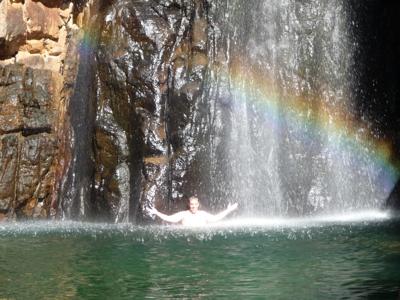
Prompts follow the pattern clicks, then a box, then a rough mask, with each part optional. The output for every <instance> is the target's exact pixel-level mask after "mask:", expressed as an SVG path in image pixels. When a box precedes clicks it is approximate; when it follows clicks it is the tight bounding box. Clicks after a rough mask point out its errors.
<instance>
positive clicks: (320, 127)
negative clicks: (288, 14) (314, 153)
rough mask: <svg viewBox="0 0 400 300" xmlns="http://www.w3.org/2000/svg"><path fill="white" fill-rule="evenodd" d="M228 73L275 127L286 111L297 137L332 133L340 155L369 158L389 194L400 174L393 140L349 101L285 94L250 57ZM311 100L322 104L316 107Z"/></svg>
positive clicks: (331, 140) (331, 142)
mask: <svg viewBox="0 0 400 300" xmlns="http://www.w3.org/2000/svg"><path fill="white" fill-rule="evenodd" d="M215 69H216V72H218V71H220V70H219V68H218V67H216V68H215ZM250 70H251V71H250ZM226 76H229V78H230V82H231V86H232V87H234V89H236V92H237V93H239V94H240V93H242V95H243V97H237V99H246V100H245V101H251V105H254V106H255V107H256V109H257V111H262V112H263V113H264V114H265V119H266V120H268V122H269V123H268V126H270V127H271V128H272V129H271V130H276V129H277V128H279V126H280V123H281V121H282V120H281V118H282V117H281V116H282V115H284V116H285V120H286V122H287V124H288V125H289V126H291V127H292V128H294V129H295V131H296V130H297V136H296V138H297V137H298V138H301V139H308V140H309V141H310V142H311V141H312V140H314V139H315V136H314V135H313V132H319V133H323V134H324V135H325V136H327V137H328V139H329V145H330V147H331V148H333V151H334V152H336V155H337V158H338V159H340V155H341V153H343V152H345V151H347V152H349V151H350V152H351V155H352V157H353V158H355V159H356V161H357V160H358V161H359V163H360V164H365V162H369V163H370V164H371V165H372V166H371V167H373V169H374V171H375V172H376V173H379V174H378V178H379V182H378V183H377V184H379V185H380V186H381V189H382V190H383V191H384V192H385V193H387V195H386V196H389V194H390V192H391V191H392V190H393V188H394V186H395V184H396V183H397V181H398V180H399V178H400V162H399V160H398V159H397V157H396V155H395V153H394V151H393V147H392V144H391V142H390V141H389V140H385V139H382V138H380V137H378V136H376V135H374V134H373V133H372V132H371V130H370V129H369V127H368V124H367V123H366V122H365V121H361V120H357V119H356V118H355V117H354V116H353V115H351V113H350V112H349V111H348V109H346V105H345V103H333V104H332V101H331V102H328V101H322V100H321V99H318V98H316V96H313V95H311V96H309V97H307V98H306V97H301V96H297V95H296V91H294V90H292V91H290V92H289V93H288V92H287V90H288V89H286V95H284V96H282V93H280V92H279V91H277V85H276V84H275V83H274V79H273V78H272V77H271V76H270V75H269V74H267V73H265V72H264V71H263V70H260V68H257V67H256V66H254V65H250V64H249V62H248V61H247V62H246V65H245V66H244V65H243V64H242V63H240V60H239V59H238V60H232V64H231V68H230V71H229V74H226ZM297 94H298V93H297ZM249 95H250V97H249ZM310 97H313V99H310ZM282 99H283V100H282ZM283 101H284V105H282V103H283ZM311 102H314V103H318V105H315V107H313V106H312V105H310V103H311ZM298 125H300V126H298ZM310 129H311V130H310ZM335 148H336V149H335ZM331 150H332V149H331ZM353 167H354V166H353Z"/></svg>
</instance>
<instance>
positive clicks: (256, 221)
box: [0, 210, 392, 236]
mask: <svg viewBox="0 0 400 300" xmlns="http://www.w3.org/2000/svg"><path fill="white" fill-rule="evenodd" d="M391 217H392V214H391V212H390V211H381V210H368V211H361V212H354V213H345V214H337V215H326V216H317V217H309V218H232V219H229V220H226V221H221V222H218V223H215V224H210V225H207V226H202V227H188V226H180V225H148V226H138V225H134V224H130V223H120V224H109V223H89V222H77V221H35V222H15V223H11V222H10V223H3V224H1V225H0V236H2V235H9V234H16V235H18V234H28V235H37V234H44V233H60V234H62V235H65V234H67V235H69V234H124V235H129V234H133V233H139V234H155V235H158V234H160V233H167V234H173V235H174V234H175V233H176V234H178V235H179V234H180V233H182V232H202V231H203V232H210V231H213V230H214V229H215V230H221V229H222V230H224V231H228V232H231V231H232V230H233V231H234V230H252V229H255V228H257V230H260V229H261V230H274V229H282V228H298V227H301V228H307V227H315V226H318V227H320V226H329V225H335V224H346V223H363V222H380V221H385V220H388V219H390V218H391Z"/></svg>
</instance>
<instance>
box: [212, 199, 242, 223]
mask: <svg viewBox="0 0 400 300" xmlns="http://www.w3.org/2000/svg"><path fill="white" fill-rule="evenodd" d="M237 207H238V204H237V203H235V204H229V205H228V208H227V209H225V210H224V211H221V212H220V213H218V214H216V215H211V216H210V218H209V222H218V221H220V220H222V219H223V218H225V217H226V216H227V215H228V214H230V213H231V212H233V211H234V210H235V209H237Z"/></svg>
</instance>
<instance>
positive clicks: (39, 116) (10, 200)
mask: <svg viewBox="0 0 400 300" xmlns="http://www.w3.org/2000/svg"><path fill="white" fill-rule="evenodd" d="M51 86H52V81H51V72H50V71H44V70H33V69H29V68H25V67H23V66H21V65H11V66H6V67H3V68H2V67H0V95H1V97H0V102H1V104H2V105H1V112H2V114H1V117H0V133H2V134H3V135H1V136H0V137H1V141H2V147H1V162H2V163H1V169H2V170H1V173H0V174H2V175H1V177H0V185H1V186H2V188H1V193H0V203H1V208H0V210H2V211H3V212H5V213H7V214H10V215H13V214H19V215H24V216H31V215H32V213H31V212H29V211H26V210H27V207H28V206H30V209H28V210H30V211H32V210H33V209H35V208H37V205H38V203H41V204H40V206H42V205H44V204H47V207H48V205H49V195H50V193H51V191H52V189H53V183H54V178H53V177H54V176H53V174H52V170H51V166H52V163H53V160H54V157H55V154H56V148H57V145H56V139H55V136H54V135H53V134H51V132H52V131H53V128H54V118H53V109H52V106H51V91H52V88H51ZM45 209H46V207H43V210H44V211H43V212H42V211H40V212H39V214H40V215H42V216H45V215H46V211H45Z"/></svg>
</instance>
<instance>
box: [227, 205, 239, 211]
mask: <svg viewBox="0 0 400 300" xmlns="http://www.w3.org/2000/svg"><path fill="white" fill-rule="evenodd" d="M237 208H238V204H237V203H234V204H230V203H229V204H228V210H229V211H234V210H235V209H237Z"/></svg>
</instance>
